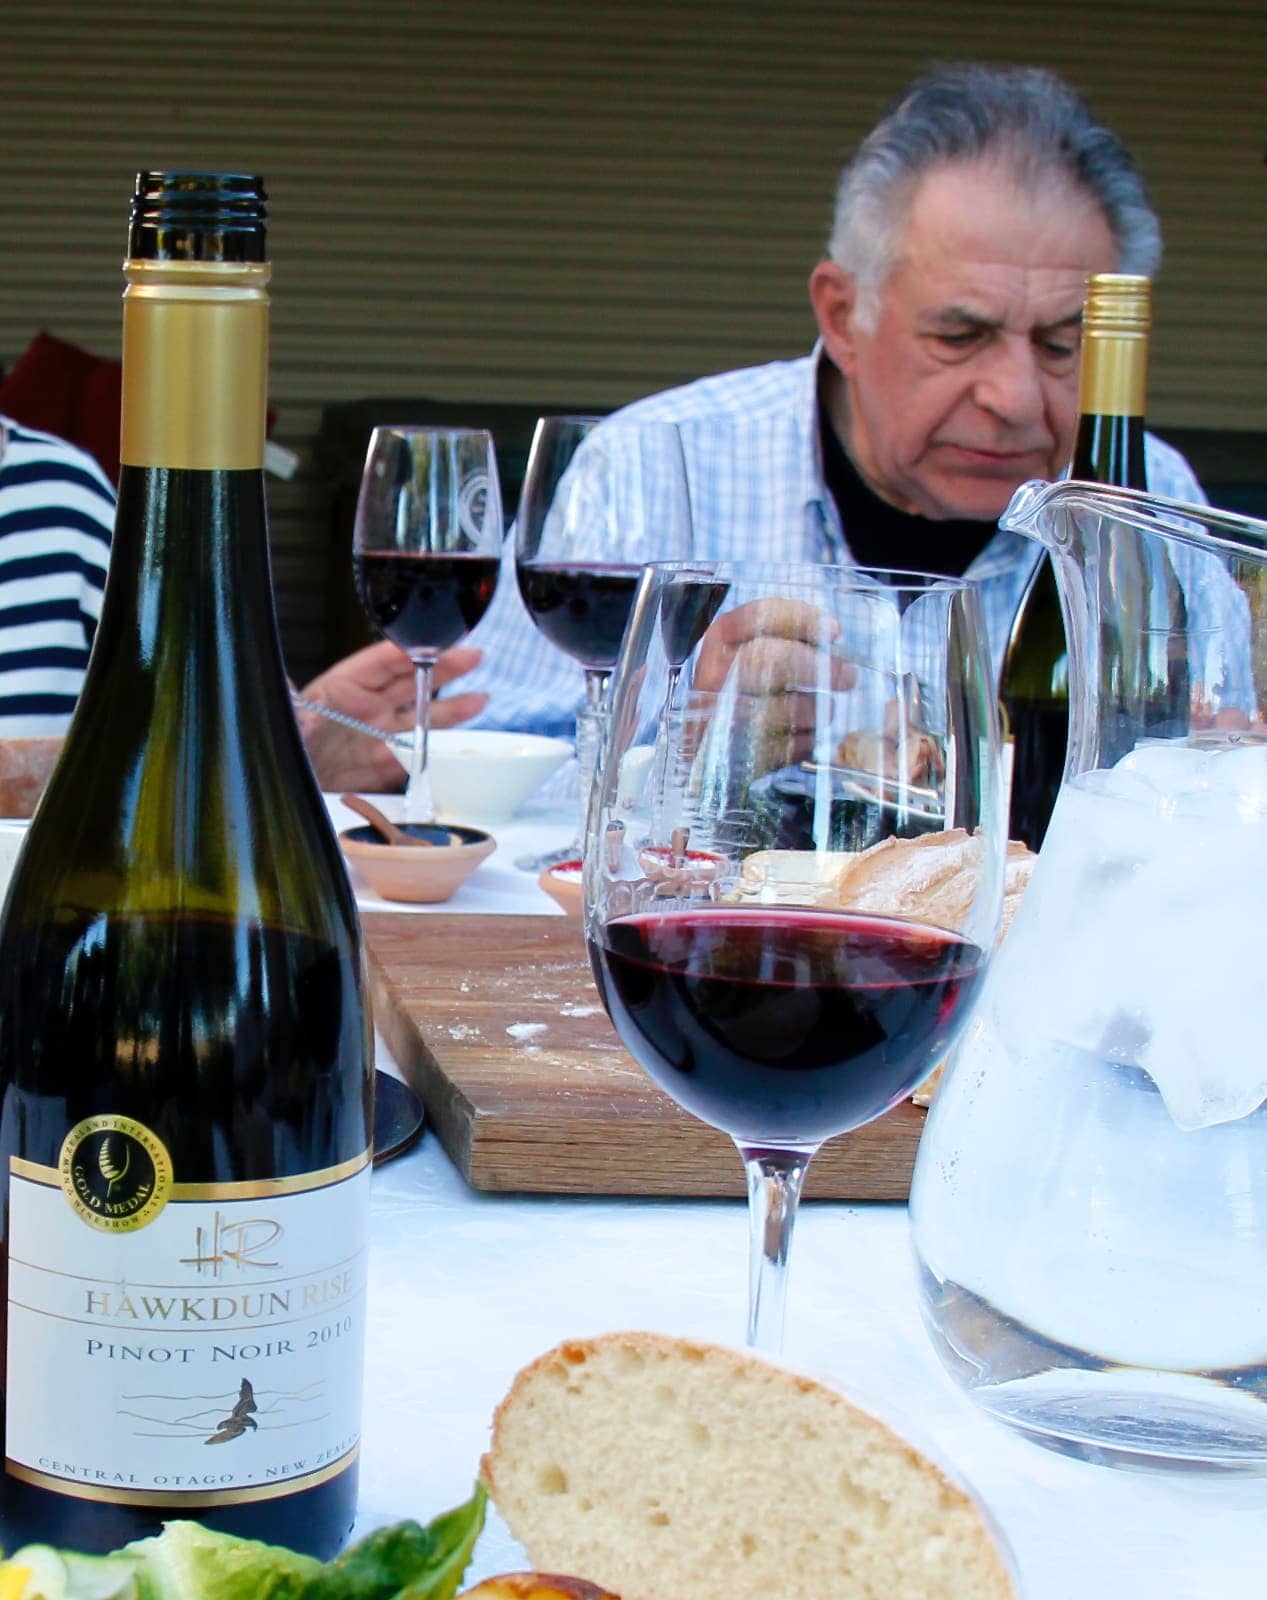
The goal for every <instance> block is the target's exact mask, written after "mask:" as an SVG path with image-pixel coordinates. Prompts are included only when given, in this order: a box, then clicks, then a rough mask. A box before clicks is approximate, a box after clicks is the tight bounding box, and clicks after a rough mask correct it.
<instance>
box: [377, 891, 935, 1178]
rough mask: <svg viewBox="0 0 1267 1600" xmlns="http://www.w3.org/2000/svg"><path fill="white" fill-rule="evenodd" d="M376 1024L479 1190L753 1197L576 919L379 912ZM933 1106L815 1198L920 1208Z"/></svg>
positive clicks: (814, 1172)
mask: <svg viewBox="0 0 1267 1600" xmlns="http://www.w3.org/2000/svg"><path fill="white" fill-rule="evenodd" d="M363 922H364V926H365V936H366V944H367V947H368V951H369V957H370V967H371V973H372V978H373V990H374V1016H375V1022H376V1023H377V1026H378V1028H379V1030H380V1032H381V1033H382V1034H383V1037H384V1038H385V1039H386V1041H387V1043H388V1045H389V1046H390V1048H391V1051H392V1053H393V1055H394V1056H395V1058H396V1060H397V1062H398V1063H399V1064H400V1069H401V1071H402V1073H403V1074H404V1076H405V1078H406V1079H407V1080H408V1082H409V1083H411V1084H412V1085H413V1087H414V1088H415V1089H416V1090H417V1091H418V1093H419V1094H420V1095H421V1096H422V1098H423V1101H424V1103H425V1104H426V1107H427V1113H428V1118H429V1120H430V1123H431V1126H432V1128H433V1129H434V1130H435V1132H436V1134H437V1135H438V1137H439V1139H440V1142H441V1143H442V1144H443V1146H444V1148H445V1150H446V1151H447V1152H448V1154H449V1156H450V1157H451V1159H452V1160H453V1162H454V1163H455V1164H456V1166H457V1167H458V1169H459V1171H460V1172H461V1173H462V1175H463V1176H464V1177H465V1178H466V1179H467V1181H468V1182H469V1183H470V1184H471V1185H472V1186H473V1187H474V1188H476V1189H489V1190H520V1191H536V1192H540V1193H546V1194H628V1195H726V1196H729V1195H742V1194H743V1193H744V1183H743V1173H742V1167H741V1164H740V1160H739V1156H738V1154H737V1152H736V1150H735V1147H734V1145H733V1144H732V1143H731V1141H730V1140H729V1139H728V1138H727V1137H726V1135H725V1134H722V1133H718V1132H717V1130H716V1129H715V1128H710V1127H707V1126H706V1125H705V1124H704V1123H702V1122H697V1121H696V1120H695V1119H694V1118H693V1117H689V1116H688V1115H687V1114H686V1113H685V1112H684V1111H681V1110H679V1109H678V1107H677V1106H676V1105H675V1104H674V1103H673V1101H671V1100H670V1099H669V1098H668V1097H667V1096H666V1095H664V1094H663V1093H661V1091H660V1090H659V1089H657V1088H656V1087H655V1085H654V1084H652V1083H651V1081H650V1079H648V1078H647V1077H646V1075H645V1074H644V1073H643V1072H642V1070H641V1068H639V1067H638V1065H637V1064H636V1063H635V1061H634V1060H633V1058H632V1057H631V1056H630V1055H629V1054H628V1053H627V1052H626V1050H625V1048H624V1046H623V1045H622V1044H621V1043H620V1041H619V1040H618V1039H617V1037H616V1034H615V1031H614V1029H613V1028H612V1025H611V1023H610V1022H609V1021H608V1019H607V1014H606V1012H605V1011H604V1010H603V1007H602V1003H601V1002H600V1000H599V998H598V993H597V991H596V989H595V987H594V980H593V977H592V976H591V974H590V969H589V961H588V959H587V957H586V954H585V947H584V944H583V942H582V939H581V933H580V926H579V924H578V922H577V921H576V919H575V918H572V917H483V916H443V915H440V916H416V915H411V914H408V913H389V912H373V913H367V914H366V915H365V917H364V918H363ZM923 1122H924V1113H923V1111H921V1110H920V1109H919V1108H918V1107H917V1106H913V1105H910V1104H909V1103H907V1104H903V1105H899V1106H897V1107H895V1108H894V1110H892V1111H891V1112H889V1114H888V1115H887V1116H885V1117H882V1118H880V1120H879V1121H877V1122H873V1123H870V1124H869V1125H868V1126H867V1127H865V1128H860V1129H858V1130H857V1132H855V1133H850V1134H843V1135H842V1136H841V1137H840V1138H838V1139H832V1140H830V1141H829V1142H828V1143H827V1144H826V1145H824V1146H823V1148H822V1150H821V1151H820V1152H819V1153H818V1155H817V1156H816V1157H815V1158H814V1161H813V1162H812V1164H811V1166H810V1169H809V1176H808V1179H807V1181H806V1194H807V1195H810V1196H818V1197H819V1198H833V1199H842V1200H905V1199H906V1195H907V1190H908V1187H909V1185H910V1177H911V1168H912V1166H913V1164H914V1160H915V1148H916V1145H917V1144H918V1143H919V1136H920V1130H921V1128H922V1127H923Z"/></svg>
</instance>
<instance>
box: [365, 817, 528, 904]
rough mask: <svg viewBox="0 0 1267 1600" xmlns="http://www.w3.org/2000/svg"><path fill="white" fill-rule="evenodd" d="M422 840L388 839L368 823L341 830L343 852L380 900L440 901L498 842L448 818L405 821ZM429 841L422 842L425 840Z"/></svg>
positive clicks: (456, 888) (473, 869)
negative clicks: (388, 841)
mask: <svg viewBox="0 0 1267 1600" xmlns="http://www.w3.org/2000/svg"><path fill="white" fill-rule="evenodd" d="M401 827H403V828H404V830H405V832H406V833H408V834H410V835H411V836H413V837H414V838H417V839H418V840H419V841H420V842H419V843H418V844H417V845H416V846H414V845H408V846H406V845H395V844H384V843H383V840H382V838H381V837H380V836H379V835H378V833H376V832H375V830H374V829H373V828H371V827H370V826H369V824H368V823H364V824H362V825H361V826H360V827H359V828H345V829H344V830H343V832H342V833H341V834H340V835H339V843H340V845H342V847H343V854H344V855H345V856H346V857H347V858H348V860H349V861H350V862H351V863H352V865H353V866H354V867H355V868H356V870H357V871H358V872H359V873H360V874H361V876H362V877H363V878H364V879H365V881H366V882H367V883H368V884H369V886H370V888H371V889H373V891H374V893H375V894H376V895H378V897H379V898H380V899H381V900H409V901H412V902H413V903H414V904H420V905H435V904H437V903H438V902H439V901H441V900H449V899H451V898H452V897H453V895H454V894H456V893H457V891H458V890H459V889H460V888H461V887H462V885H463V884H464V883H465V882H466V880H467V879H468V878H469V877H470V875H471V874H472V873H473V872H474V871H475V869H476V867H478V866H479V864H480V862H481V861H483V860H484V858H485V857H486V856H491V855H492V853H493V851H494V850H496V848H497V844H496V842H495V840H494V839H493V837H492V835H491V834H488V833H484V832H482V831H481V829H479V828H460V827H457V826H456V825H455V826H453V827H450V826H448V825H447V824H445V823H443V822H410V823H402V824H401ZM424 840H425V841H429V842H426V843H424V842H422V841H424Z"/></svg>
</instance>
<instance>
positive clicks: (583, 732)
mask: <svg viewBox="0 0 1267 1600" xmlns="http://www.w3.org/2000/svg"><path fill="white" fill-rule="evenodd" d="M610 681H611V673H610V672H600V671H598V670H596V669H594V668H592V667H586V669H585V704H584V705H583V706H582V708H581V710H580V711H579V712H578V713H577V717H576V775H577V782H578V784H579V786H580V807H581V810H580V823H579V826H578V830H577V835H576V838H577V842H578V844H579V845H580V846H581V848H582V849H584V847H585V827H586V822H587V820H588V818H589V809H590V792H591V790H592V789H593V787H594V778H595V775H596V774H597V772H598V752H599V748H600V746H601V745H602V742H603V726H604V722H605V719H606V714H607V685H608V683H609V682H610Z"/></svg>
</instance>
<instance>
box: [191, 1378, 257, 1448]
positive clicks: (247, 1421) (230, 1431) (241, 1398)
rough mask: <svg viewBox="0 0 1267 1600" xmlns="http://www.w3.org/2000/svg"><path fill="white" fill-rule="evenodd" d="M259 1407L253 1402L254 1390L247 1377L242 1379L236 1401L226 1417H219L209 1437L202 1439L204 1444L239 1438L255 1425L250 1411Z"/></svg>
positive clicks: (221, 1442)
mask: <svg viewBox="0 0 1267 1600" xmlns="http://www.w3.org/2000/svg"><path fill="white" fill-rule="evenodd" d="M258 1409H259V1408H258V1407H257V1406H256V1404H255V1390H254V1389H252V1387H251V1380H250V1379H249V1378H243V1379H242V1388H241V1390H240V1391H239V1394H238V1403H237V1404H236V1405H235V1406H234V1408H233V1410H232V1411H231V1412H230V1413H229V1415H228V1416H227V1417H221V1418H220V1421H219V1422H218V1423H217V1424H216V1431H215V1432H214V1433H213V1434H212V1435H211V1437H210V1438H209V1439H204V1440H203V1443H204V1444H224V1443H225V1442H226V1440H229V1439H240V1438H241V1437H242V1435H243V1434H244V1433H245V1432H246V1430H247V1429H248V1428H254V1427H256V1426H257V1424H256V1421H255V1418H254V1417H253V1416H252V1415H251V1412H252V1411H256V1410H258Z"/></svg>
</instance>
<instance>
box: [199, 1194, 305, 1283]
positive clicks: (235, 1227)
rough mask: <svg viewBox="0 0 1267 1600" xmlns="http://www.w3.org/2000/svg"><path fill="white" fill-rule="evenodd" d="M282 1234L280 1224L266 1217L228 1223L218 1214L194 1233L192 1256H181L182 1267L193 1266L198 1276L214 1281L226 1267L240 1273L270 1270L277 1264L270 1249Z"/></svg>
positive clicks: (218, 1278)
mask: <svg viewBox="0 0 1267 1600" xmlns="http://www.w3.org/2000/svg"><path fill="white" fill-rule="evenodd" d="M283 1233H284V1229H283V1228H282V1225H281V1223H280V1222H274V1221H273V1220H272V1219H271V1218H269V1217H247V1218H244V1219H241V1220H239V1221H236V1222H229V1221H226V1219H225V1217H224V1216H223V1214H222V1213H221V1212H219V1211H217V1212H216V1214H215V1220H214V1221H213V1223H212V1225H211V1227H210V1228H205V1227H202V1226H199V1227H198V1228H197V1229H196V1230H195V1244H194V1251H195V1254H193V1255H192V1256H182V1257H181V1265H182V1266H189V1267H196V1268H197V1269H198V1274H199V1276H200V1277H211V1278H213V1279H215V1280H216V1281H217V1282H219V1281H220V1280H221V1279H222V1278H223V1276H224V1271H225V1268H226V1266H233V1267H235V1268H236V1269H237V1270H238V1271H239V1272H244V1271H246V1270H247V1269H248V1268H255V1269H259V1270H264V1269H268V1270H271V1269H272V1268H274V1267H277V1266H279V1265H280V1263H279V1262H278V1260H277V1259H276V1255H275V1253H272V1247H273V1246H274V1245H275V1244H276V1243H277V1242H278V1240H279V1239H281V1238H282V1236H283ZM264 1251H269V1252H270V1257H269V1258H267V1259H266V1258H265V1256H264V1254H263V1252H264Z"/></svg>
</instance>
